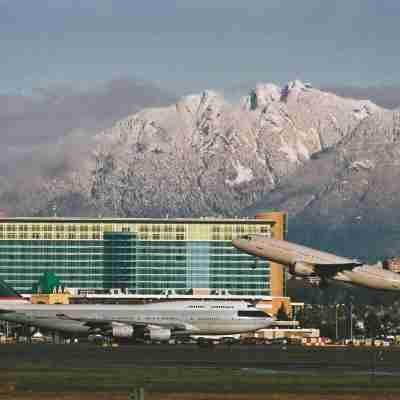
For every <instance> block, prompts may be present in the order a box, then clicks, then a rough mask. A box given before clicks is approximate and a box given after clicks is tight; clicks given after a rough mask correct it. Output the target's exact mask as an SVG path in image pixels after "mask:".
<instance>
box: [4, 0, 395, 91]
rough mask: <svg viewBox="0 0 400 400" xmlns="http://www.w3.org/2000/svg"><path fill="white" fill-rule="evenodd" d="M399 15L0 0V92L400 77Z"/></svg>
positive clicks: (322, 8)
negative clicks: (63, 85)
mask: <svg viewBox="0 0 400 400" xmlns="http://www.w3.org/2000/svg"><path fill="white" fill-rule="evenodd" d="M399 22H400V2H398V1H396V0H376V1H373V0H337V1H334V0H321V1H317V0H302V1H300V0H262V1H259V0H247V1H244V0H242V1H237V0H197V1H192V0H158V1H155V0H146V1H142V0H138V1H135V0H126V1H124V0H114V1H112V0H97V1H94V0H82V1H79V0H0V57H1V64H0V92H21V91H25V90H29V89H30V88H32V87H37V86H41V85H48V84H52V83H57V82H68V83H73V84H87V83H89V84H90V83H92V82H96V83H97V82H101V81H106V80H110V79H114V78H118V77H138V78H141V79H144V80H148V81H151V82H155V83H156V84H159V85H160V86H162V87H165V88H169V89H172V90H174V91H176V92H177V93H182V92H190V91H197V90H200V89H204V88H223V87H231V86H236V85H240V84H242V83H246V82H253V81H256V80H258V81H274V82H277V83H282V82H285V81H287V80H291V79H296V78H299V79H303V80H306V81H311V82H313V83H315V84H316V85H348V84H352V85H362V86H366V85H376V84H382V83H385V84H391V83H399V82H400V79H399V76H398V74H399V71H400V68H399V67H400V52H399V43H400V41H399V39H400V33H399Z"/></svg>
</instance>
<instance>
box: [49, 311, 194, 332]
mask: <svg viewBox="0 0 400 400" xmlns="http://www.w3.org/2000/svg"><path fill="white" fill-rule="evenodd" d="M57 318H59V319H63V320H69V321H79V322H82V323H84V325H86V326H87V327H89V328H91V329H93V331H105V330H107V329H111V328H112V327H113V326H115V325H130V326H132V327H134V328H140V329H146V328H165V329H171V331H174V332H175V331H180V332H184V331H187V330H196V328H195V327H194V326H193V325H190V324H186V323H182V322H181V323H176V322H165V323H164V322H157V323H155V324H153V323H151V324H150V323H147V322H143V321H135V320H131V321H126V320H118V319H108V318H74V317H70V316H68V315H66V314H57Z"/></svg>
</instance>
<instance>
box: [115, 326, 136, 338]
mask: <svg viewBox="0 0 400 400" xmlns="http://www.w3.org/2000/svg"><path fill="white" fill-rule="evenodd" d="M133 333H134V329H133V326H130V325H116V326H113V328H112V335H113V337H116V338H131V337H133Z"/></svg>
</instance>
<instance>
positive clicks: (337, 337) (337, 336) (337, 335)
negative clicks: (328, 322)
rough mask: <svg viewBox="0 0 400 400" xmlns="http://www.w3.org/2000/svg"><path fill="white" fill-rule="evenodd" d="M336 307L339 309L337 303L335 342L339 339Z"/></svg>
mask: <svg viewBox="0 0 400 400" xmlns="http://www.w3.org/2000/svg"><path fill="white" fill-rule="evenodd" d="M338 309H339V304H336V310H335V315H336V319H335V328H336V342H337V341H338V340H339V326H338Z"/></svg>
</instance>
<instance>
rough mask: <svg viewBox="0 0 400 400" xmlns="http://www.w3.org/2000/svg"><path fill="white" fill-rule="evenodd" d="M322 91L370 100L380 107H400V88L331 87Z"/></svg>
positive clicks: (396, 86) (395, 86)
mask: <svg viewBox="0 0 400 400" xmlns="http://www.w3.org/2000/svg"><path fill="white" fill-rule="evenodd" d="M322 90H325V91H328V92H332V93H335V94H337V95H339V96H342V97H350V98H353V99H368V100H371V101H372V102H374V103H375V104H377V105H378V106H381V107H384V108H388V109H394V108H398V107H399V106H400V86H398V85H394V86H367V87H357V86H331V87H326V88H322Z"/></svg>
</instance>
